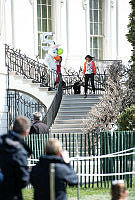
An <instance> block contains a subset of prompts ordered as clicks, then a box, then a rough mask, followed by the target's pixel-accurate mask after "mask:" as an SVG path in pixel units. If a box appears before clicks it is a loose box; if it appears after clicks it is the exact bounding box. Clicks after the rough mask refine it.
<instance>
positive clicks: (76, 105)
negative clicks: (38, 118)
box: [50, 94, 99, 134]
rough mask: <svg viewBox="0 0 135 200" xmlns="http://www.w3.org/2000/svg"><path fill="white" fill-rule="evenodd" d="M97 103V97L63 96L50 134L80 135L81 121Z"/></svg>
mask: <svg viewBox="0 0 135 200" xmlns="http://www.w3.org/2000/svg"><path fill="white" fill-rule="evenodd" d="M98 102H99V95H88V96H87V98H84V97H83V95H74V94H72V95H63V98H62V101H61V105H60V108H59V111H58V113H57V116H56V118H55V121H54V124H53V125H52V127H51V130H50V131H51V133H53V134H54V133H82V127H83V125H82V123H83V120H85V119H86V117H87V114H88V112H89V111H90V109H91V108H92V107H93V106H94V105H95V104H96V103H98Z"/></svg>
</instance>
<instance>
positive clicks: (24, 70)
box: [5, 45, 57, 87]
mask: <svg viewBox="0 0 135 200" xmlns="http://www.w3.org/2000/svg"><path fill="white" fill-rule="evenodd" d="M5 55H6V66H7V67H8V71H15V72H16V74H18V75H23V77H24V78H25V79H32V82H33V83H41V86H47V87H52V85H53V83H54V80H56V76H57V75H56V71H54V70H50V69H48V68H47V66H45V65H44V64H42V63H39V61H36V60H33V59H31V58H29V57H27V56H26V55H25V54H24V55H23V54H22V53H21V51H20V50H15V49H11V48H10V47H9V46H8V45H5Z"/></svg>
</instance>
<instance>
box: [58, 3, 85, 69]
mask: <svg viewBox="0 0 135 200" xmlns="http://www.w3.org/2000/svg"><path fill="white" fill-rule="evenodd" d="M64 3H65V4H66V5H65V13H66V38H67V40H66V42H67V49H66V53H67V55H66V66H70V67H74V68H75V69H77V70H78V69H79V68H80V65H81V64H83V62H84V57H85V55H86V32H85V11H84V10H83V6H82V0H74V1H73V0H67V1H64ZM62 16H63V15H62ZM62 16H61V17H62ZM62 18H63V17H62ZM64 32H65V30H64V29H63V30H62V35H65V33H64ZM63 38H64V37H63Z"/></svg>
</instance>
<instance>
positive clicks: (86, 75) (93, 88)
mask: <svg viewBox="0 0 135 200" xmlns="http://www.w3.org/2000/svg"><path fill="white" fill-rule="evenodd" d="M89 79H90V80H91V86H92V90H93V93H95V86H94V73H92V74H85V94H87V90H88V81H89Z"/></svg>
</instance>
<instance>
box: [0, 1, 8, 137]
mask: <svg viewBox="0 0 135 200" xmlns="http://www.w3.org/2000/svg"><path fill="white" fill-rule="evenodd" d="M4 11H5V4H4V1H3V0H1V1H0V83H1V84H0V135H1V134H5V133H7V112H8V108H7V68H6V67H5V46H4V43H5V34H4V32H5V27H4V22H5V18H4V16H5V12H4Z"/></svg>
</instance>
